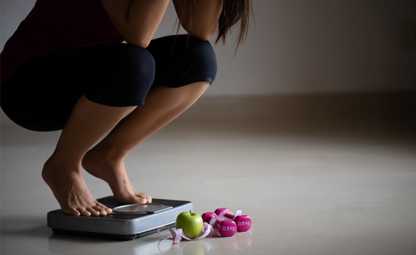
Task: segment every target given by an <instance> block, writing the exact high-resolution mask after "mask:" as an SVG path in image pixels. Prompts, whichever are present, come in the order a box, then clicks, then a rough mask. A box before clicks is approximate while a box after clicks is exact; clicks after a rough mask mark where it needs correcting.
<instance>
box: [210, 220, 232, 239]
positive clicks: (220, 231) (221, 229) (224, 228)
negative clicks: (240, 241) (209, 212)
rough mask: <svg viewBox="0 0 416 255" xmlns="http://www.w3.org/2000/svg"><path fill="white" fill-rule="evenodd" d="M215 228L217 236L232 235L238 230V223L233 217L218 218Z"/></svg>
mask: <svg viewBox="0 0 416 255" xmlns="http://www.w3.org/2000/svg"><path fill="white" fill-rule="evenodd" d="M214 229H215V233H216V234H217V236H222V237H231V236H233V235H234V234H235V233H236V232H237V224H236V223H235V222H234V221H233V220H231V219H227V218H223V219H217V220H216V221H215V225H214Z"/></svg>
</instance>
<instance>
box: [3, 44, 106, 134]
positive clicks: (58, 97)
mask: <svg viewBox="0 0 416 255" xmlns="http://www.w3.org/2000/svg"><path fill="white" fill-rule="evenodd" d="M106 47H108V46H107V45H106ZM104 48H105V47H104V46H96V47H89V48H80V49H76V48H72V49H60V50H59V51H52V52H51V53H49V54H48V55H46V56H40V57H35V58H33V59H32V60H30V61H29V62H28V63H26V64H24V65H22V66H20V68H19V69H18V70H17V72H16V73H15V75H14V76H13V77H12V78H11V79H10V80H9V81H8V82H6V83H5V84H3V85H2V91H1V92H2V108H3V111H4V112H5V113H6V115H8V117H9V118H10V119H11V120H13V121H14V122H15V123H17V124H18V125H20V126H22V127H25V128H27V129H30V130H35V131H52V130H58V129H62V128H63V127H64V125H65V123H66V121H67V119H68V118H69V116H70V114H71V111H72V108H73V106H74V105H75V104H76V102H77V101H78V99H79V98H80V97H81V96H82V95H83V94H84V93H85V91H86V90H87V89H90V88H91V87H92V86H98V85H96V84H100V82H97V80H99V79H98V78H99V75H98V74H99V72H101V71H103V72H104V73H105V72H106V70H105V68H106V66H105V65H104V61H103V59H104V56H102V54H100V53H102V51H103V50H104ZM107 57H109V56H108V55H107ZM94 78H95V79H96V80H95V82H94Z"/></svg>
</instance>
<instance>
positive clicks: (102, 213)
mask: <svg viewBox="0 0 416 255" xmlns="http://www.w3.org/2000/svg"><path fill="white" fill-rule="evenodd" d="M93 208H94V209H95V210H96V211H98V212H99V213H100V215H102V216H106V215H107V214H108V213H107V211H106V210H105V208H104V207H102V206H100V205H94V206H93Z"/></svg>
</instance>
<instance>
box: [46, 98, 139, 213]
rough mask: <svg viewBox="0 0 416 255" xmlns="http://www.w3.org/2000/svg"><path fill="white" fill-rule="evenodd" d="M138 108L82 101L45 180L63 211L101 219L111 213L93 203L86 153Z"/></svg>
mask: <svg viewBox="0 0 416 255" xmlns="http://www.w3.org/2000/svg"><path fill="white" fill-rule="evenodd" d="M135 108H137V106H128V107H111V106H106V105H102V104H97V103H94V102H92V101H90V100H88V99H86V98H85V97H84V96H83V97H81V98H80V99H79V101H78V102H77V104H76V105H75V106H74V108H73V112H72V114H71V116H70V118H69V120H68V122H67V124H66V126H65V128H64V129H63V131H62V133H61V136H60V138H59V141H58V143H57V145H56V148H55V150H54V152H53V154H52V155H51V156H50V158H49V159H48V160H47V161H46V163H45V164H44V166H43V170H42V177H43V178H44V180H45V182H46V183H47V184H48V185H49V187H50V188H51V190H52V192H53V194H54V195H55V197H56V199H57V200H58V202H59V204H60V205H61V207H62V209H63V210H64V211H65V212H66V213H69V214H74V215H86V216H90V215H100V214H103V215H105V214H107V213H110V212H111V209H109V208H107V207H106V206H104V205H102V204H100V203H98V202H97V201H96V200H95V199H93V197H92V195H91V193H90V191H89V190H88V188H87V186H86V184H85V182H84V179H83V177H82V175H81V169H82V166H81V160H82V158H83V157H84V155H85V153H86V152H87V151H88V150H89V149H90V148H91V147H92V146H93V145H94V144H95V143H96V142H98V141H99V139H101V138H102V137H104V136H105V135H106V134H107V133H108V132H109V131H110V130H111V129H112V128H114V127H115V125H116V124H117V123H118V122H119V121H120V120H121V119H122V118H124V117H125V116H126V115H127V114H129V113H130V112H132V111H133V110H134V109H135Z"/></svg>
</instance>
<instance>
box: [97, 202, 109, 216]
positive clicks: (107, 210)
mask: <svg viewBox="0 0 416 255" xmlns="http://www.w3.org/2000/svg"><path fill="white" fill-rule="evenodd" d="M96 204H97V205H98V206H100V207H102V208H104V210H105V211H106V212H107V214H111V213H112V212H113V210H112V209H111V208H108V207H107V206H105V205H103V204H102V203H100V202H98V201H97V203H96Z"/></svg>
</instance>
